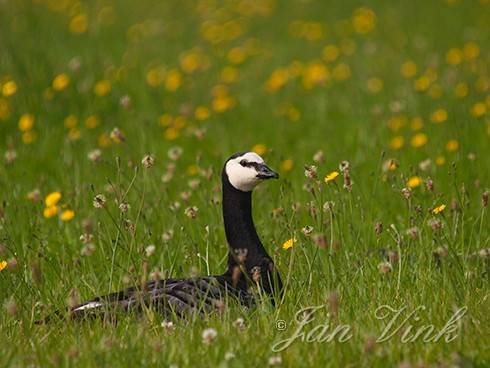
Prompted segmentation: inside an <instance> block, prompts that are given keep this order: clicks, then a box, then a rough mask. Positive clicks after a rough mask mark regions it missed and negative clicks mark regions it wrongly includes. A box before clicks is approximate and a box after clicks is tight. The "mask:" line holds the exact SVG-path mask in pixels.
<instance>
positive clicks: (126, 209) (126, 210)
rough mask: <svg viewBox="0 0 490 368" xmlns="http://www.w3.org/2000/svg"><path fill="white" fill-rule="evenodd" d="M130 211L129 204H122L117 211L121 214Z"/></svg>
mask: <svg viewBox="0 0 490 368" xmlns="http://www.w3.org/2000/svg"><path fill="white" fill-rule="evenodd" d="M130 209H131V205H130V204H129V203H124V202H123V203H121V204H120V205H119V211H121V213H127V212H128V211H129V210H130Z"/></svg>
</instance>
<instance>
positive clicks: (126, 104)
mask: <svg viewBox="0 0 490 368" xmlns="http://www.w3.org/2000/svg"><path fill="white" fill-rule="evenodd" d="M119 105H121V107H122V108H123V109H126V110H128V109H130V108H131V105H132V103H131V97H129V96H128V95H124V96H121V98H120V99H119Z"/></svg>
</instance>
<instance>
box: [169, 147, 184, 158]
mask: <svg viewBox="0 0 490 368" xmlns="http://www.w3.org/2000/svg"><path fill="white" fill-rule="evenodd" d="M182 152H183V150H182V148H180V147H172V148H170V149H169V150H168V152H167V155H168V158H170V159H171V160H172V161H177V160H178V159H179V158H180V156H182Z"/></svg>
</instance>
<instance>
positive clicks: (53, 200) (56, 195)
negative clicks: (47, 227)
mask: <svg viewBox="0 0 490 368" xmlns="http://www.w3.org/2000/svg"><path fill="white" fill-rule="evenodd" d="M60 199H61V193H60V192H52V193H49V194H48V195H47V196H46V198H45V200H44V202H45V203H46V207H51V206H54V205H56V204H57V203H58V202H59V200H60Z"/></svg>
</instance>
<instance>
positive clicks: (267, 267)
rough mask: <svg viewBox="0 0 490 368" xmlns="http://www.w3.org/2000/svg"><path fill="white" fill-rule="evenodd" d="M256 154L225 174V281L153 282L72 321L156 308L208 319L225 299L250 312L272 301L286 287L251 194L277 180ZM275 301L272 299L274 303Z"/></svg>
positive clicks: (238, 158) (91, 304) (86, 309)
mask: <svg viewBox="0 0 490 368" xmlns="http://www.w3.org/2000/svg"><path fill="white" fill-rule="evenodd" d="M278 177H279V176H278V174H277V173H275V172H274V171H272V170H271V169H270V168H269V167H267V166H266V165H265V163H264V160H263V159H262V158H261V157H260V156H259V155H257V154H256V153H253V152H245V153H237V154H235V155H233V156H231V157H230V158H229V159H228V160H227V161H226V163H225V165H224V168H223V171H222V191H223V202H222V205H223V220H224V225H225V233H226V239H227V241H228V244H229V248H230V250H229V254H228V267H227V270H226V271H225V272H224V273H223V274H222V275H217V276H207V277H194V278H188V279H166V280H157V281H150V282H148V283H146V284H145V285H143V286H141V287H131V288H129V289H126V290H123V291H120V292H117V293H112V294H110V295H106V296H102V297H97V298H94V299H93V300H90V301H88V302H85V303H83V304H81V305H78V306H76V307H74V308H71V310H70V316H71V317H72V318H77V317H86V316H94V315H100V314H105V313H110V312H111V311H113V310H120V311H121V310H122V311H135V312H138V311H140V310H142V309H144V308H153V309H155V310H157V311H158V312H160V313H162V314H163V315H164V317H167V318H168V317H170V316H171V315H172V314H175V315H177V316H186V315H189V314H193V313H198V314H202V313H209V312H212V311H214V310H216V309H219V308H221V307H222V305H223V302H224V301H225V299H235V300H237V301H238V303H240V304H243V305H246V306H250V305H252V304H253V303H254V296H255V295H257V293H254V292H251V289H253V288H256V289H257V291H258V293H259V294H262V295H266V296H267V297H272V296H274V294H276V293H280V292H281V290H282V283H281V279H280V277H279V274H278V272H277V271H276V269H275V267H274V263H273V261H272V259H271V258H270V257H269V255H268V254H267V252H266V250H265V248H264V246H263V245H262V242H261V241H260V238H259V236H258V234H257V231H256V229H255V226H254V223H253V219H252V190H253V189H254V188H255V186H256V185H258V184H259V183H260V182H262V181H264V180H267V179H271V178H278ZM271 300H272V301H273V298H271Z"/></svg>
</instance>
